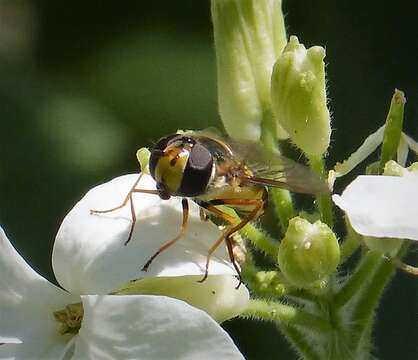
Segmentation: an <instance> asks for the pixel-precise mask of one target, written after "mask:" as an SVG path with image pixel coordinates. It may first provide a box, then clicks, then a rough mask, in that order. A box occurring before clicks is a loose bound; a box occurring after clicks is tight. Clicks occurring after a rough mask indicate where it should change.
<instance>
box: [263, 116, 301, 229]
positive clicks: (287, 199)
mask: <svg viewBox="0 0 418 360" xmlns="http://www.w3.org/2000/svg"><path fill="white" fill-rule="evenodd" d="M261 142H262V143H263V145H264V147H265V148H266V149H267V150H269V151H271V152H273V153H278V151H279V148H278V143H277V126H276V121H275V119H274V117H273V113H272V112H271V110H267V111H265V112H264V116H263V121H262V123H261ZM269 194H270V198H271V200H272V202H273V204H274V208H275V211H276V215H277V218H278V219H279V222H280V226H281V228H282V231H283V233H285V232H286V229H287V226H288V224H289V220H290V219H291V218H293V217H294V216H295V210H294V207H293V201H292V196H291V195H290V192H289V191H288V190H285V189H277V188H274V189H273V188H272V189H270V191H269Z"/></svg>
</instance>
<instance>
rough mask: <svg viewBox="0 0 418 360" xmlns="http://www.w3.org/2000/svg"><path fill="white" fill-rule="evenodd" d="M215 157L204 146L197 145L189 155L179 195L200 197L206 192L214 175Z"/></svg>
mask: <svg viewBox="0 0 418 360" xmlns="http://www.w3.org/2000/svg"><path fill="white" fill-rule="evenodd" d="M212 165H213V157H212V154H211V153H210V152H209V150H208V149H206V148H205V147H204V146H203V145H200V144H199V143H196V144H195V145H194V146H193V147H192V149H191V151H190V154H189V159H188V161H187V165H186V168H185V169H184V174H183V179H182V182H181V187H180V191H179V193H180V194H182V195H183V196H198V195H201V194H203V193H204V192H205V190H206V188H207V186H208V183H209V180H210V177H211V175H212Z"/></svg>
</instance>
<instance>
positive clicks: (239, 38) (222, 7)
mask: <svg viewBox="0 0 418 360" xmlns="http://www.w3.org/2000/svg"><path fill="white" fill-rule="evenodd" d="M212 20H213V27H214V36H215V47H216V61H217V71H218V101H219V111H220V115H221V118H222V121H223V124H224V126H225V129H226V131H227V132H228V134H229V136H231V137H233V138H236V139H240V140H252V141H257V140H259V138H260V135H261V121H262V119H263V115H264V112H265V111H267V109H269V108H270V78H271V72H272V68H273V65H274V62H275V61H276V59H277V57H278V56H279V54H280V53H281V51H282V50H283V48H284V46H285V44H286V31H285V28H284V20H283V14H282V11H281V0H212Z"/></svg>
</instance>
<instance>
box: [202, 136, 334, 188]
mask: <svg viewBox="0 0 418 360" xmlns="http://www.w3.org/2000/svg"><path fill="white" fill-rule="evenodd" d="M194 135H195V136H205V137H210V138H212V139H216V140H217V141H219V142H221V143H222V144H224V145H225V146H227V147H228V148H229V149H230V150H231V153H232V154H233V155H234V157H236V158H237V159H239V160H241V161H243V162H244V163H245V165H246V166H247V167H248V168H249V169H250V170H251V172H252V173H253V175H252V176H248V177H245V178H241V180H243V181H245V182H248V183H251V184H259V185H263V186H270V187H279V188H285V189H288V190H290V191H293V192H299V193H305V194H313V195H318V194H326V193H329V188H328V186H327V184H326V182H325V181H323V180H321V179H320V178H319V177H318V176H317V175H315V174H314V173H313V172H312V171H311V170H310V169H309V168H308V167H306V166H304V165H301V164H299V163H297V162H296V161H293V160H291V159H289V158H286V157H284V156H282V155H279V154H277V153H274V152H271V151H268V150H266V149H265V148H263V147H262V146H261V145H259V144H258V143H254V142H250V141H237V140H232V139H229V138H226V137H223V136H222V135H221V133H220V132H219V130H218V129H216V128H208V129H205V130H201V131H196V132H194Z"/></svg>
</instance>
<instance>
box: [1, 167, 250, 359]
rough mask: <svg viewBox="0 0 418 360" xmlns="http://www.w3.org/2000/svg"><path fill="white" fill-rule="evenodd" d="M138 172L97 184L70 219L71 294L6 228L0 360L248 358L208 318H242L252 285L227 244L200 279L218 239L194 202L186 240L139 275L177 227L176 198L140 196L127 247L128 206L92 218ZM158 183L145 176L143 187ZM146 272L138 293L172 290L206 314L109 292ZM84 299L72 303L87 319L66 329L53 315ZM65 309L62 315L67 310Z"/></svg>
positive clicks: (61, 264) (117, 198)
mask: <svg viewBox="0 0 418 360" xmlns="http://www.w3.org/2000/svg"><path fill="white" fill-rule="evenodd" d="M137 176H138V175H137V174H134V175H127V176H123V177H120V178H117V179H114V180H113V181H111V182H109V183H107V184H104V185H101V186H98V187H96V188H94V189H92V190H91V191H90V192H89V193H88V194H87V195H86V196H85V197H84V198H83V199H82V200H81V201H80V202H79V203H78V204H77V205H76V206H75V207H74V208H73V210H71V212H70V213H69V214H68V215H67V217H66V218H65V219H64V222H63V224H62V226H61V228H60V230H59V233H58V235H57V239H56V243H55V246H54V251H53V267H54V271H55V275H56V277H57V279H58V281H59V282H60V284H61V285H62V286H63V287H64V288H65V289H67V290H68V291H69V292H67V291H65V290H63V289H60V288H58V287H56V286H55V285H53V284H51V283H49V282H48V281H47V280H46V279H44V278H43V277H41V276H40V275H38V274H37V273H36V272H35V271H34V270H32V269H31V267H30V266H29V265H28V264H27V263H26V262H25V261H24V260H23V259H22V258H21V257H20V256H19V254H18V253H17V252H16V251H15V249H14V248H13V247H12V245H11V244H10V242H9V241H8V239H7V237H6V235H5V234H4V232H3V230H1V231H0V272H1V274H2V275H1V278H0V343H5V344H4V345H0V359H9V358H10V359H34V358H35V359H61V358H63V357H64V356H67V357H68V356H69V357H70V358H74V359H80V358H83V359H84V358H94V359H102V358H103V359H128V358H129V359H133V358H137V359H172V358H176V359H185V358H187V359H191V358H199V359H201V358H203V359H212V358H228V359H236V358H237V359H238V358H239V359H242V355H241V354H240V353H239V351H238V350H237V348H236V347H235V345H234V344H233V342H232V340H231V339H230V338H229V336H228V335H227V334H226V333H225V332H224V331H223V330H222V328H221V327H220V326H219V325H217V323H216V322H215V321H214V320H213V319H212V318H214V319H216V320H217V321H222V320H225V319H228V318H230V317H233V316H236V315H237V314H239V313H240V312H241V311H242V310H243V309H244V308H245V306H246V304H247V302H248V291H247V289H246V288H245V287H244V286H243V285H241V287H240V288H239V289H238V290H236V289H235V286H236V284H237V280H236V279H235V278H234V277H233V276H232V275H233V274H234V271H233V269H232V267H231V265H230V263H229V261H228V260H227V259H228V257H227V255H226V252H225V250H224V249H220V250H219V251H218V252H217V253H216V255H215V256H214V257H213V260H212V261H211V263H210V268H209V274H210V276H209V277H208V279H207V281H205V282H203V283H202V284H200V283H197V282H196V280H197V279H199V278H200V277H201V276H202V275H203V273H204V269H205V267H204V263H205V261H206V259H205V258H206V254H207V249H208V248H209V247H210V245H211V243H212V242H214V241H216V239H217V238H218V236H219V230H218V228H217V227H216V226H215V225H213V224H211V223H209V222H205V223H203V222H201V221H200V219H199V215H198V208H197V206H193V205H192V204H191V208H190V224H189V229H188V231H187V233H186V234H185V236H184V239H181V240H179V242H178V243H177V244H175V245H173V247H172V248H170V249H168V250H167V251H166V252H165V253H162V254H161V255H160V256H158V257H157V258H156V259H155V261H154V262H153V263H152V264H151V267H150V268H149V272H148V273H141V271H140V269H141V267H142V265H143V264H144V261H146V260H147V259H148V258H149V256H151V255H152V254H153V253H154V252H155V250H156V249H157V248H158V247H159V246H160V245H161V244H162V243H163V242H165V241H167V240H169V239H171V238H172V235H173V234H174V236H175V233H176V232H177V231H178V229H179V226H180V223H181V205H180V202H179V200H178V199H172V200H169V201H163V200H161V199H160V198H159V197H158V196H153V195H146V194H137V195H135V196H134V198H135V200H134V201H135V209H136V215H137V219H138V221H137V223H136V227H135V232H134V236H133V238H132V240H131V242H130V243H129V244H128V245H127V246H124V245H123V243H124V241H125V240H126V238H127V236H128V231H129V228H130V212H129V206H127V207H126V209H125V208H123V209H121V210H118V211H115V212H112V213H108V214H102V215H91V214H90V210H91V209H106V208H109V207H113V206H116V205H118V204H119V203H120V202H121V201H122V200H123V198H124V196H125V195H126V194H127V192H128V191H129V189H130V187H131V186H132V185H133V183H134V182H135V180H136V178H137ZM153 186H154V183H153V181H152V180H151V178H150V177H149V176H144V177H143V179H142V180H141V182H140V184H139V185H138V187H142V188H144V187H148V188H151V187H153ZM144 276H147V277H148V278H147V279H145V280H144V283H143V284H142V282H141V281H138V282H137V283H138V284H142V285H141V286H138V287H137V289H139V290H141V293H142V294H158V295H168V296H174V297H177V298H179V299H183V300H185V301H187V302H188V303H189V304H191V305H194V306H196V307H200V308H201V309H203V310H205V311H202V310H199V309H197V308H195V307H193V306H190V305H188V304H186V302H184V301H181V300H178V299H174V298H169V297H166V296H156V295H105V294H108V293H110V292H111V291H114V290H116V289H118V288H120V287H122V286H124V285H125V284H126V283H128V282H129V280H132V279H135V278H139V277H144ZM155 276H160V277H159V278H155ZM170 277H171V278H170ZM154 280H155V283H154V282H153V281H154ZM174 284H177V285H179V287H176V286H175V285H174ZM92 294H94V295H92ZM80 303H82V307H81V306H80V305H76V306H75V309H76V311H77V310H78V311H79V313H78V314H79V315H81V316H82V317H81V318H80V319H79V322H78V323H77V321H75V323H76V324H75V327H74V328H73V329H72V330H73V331H67V333H66V334H64V335H62V334H61V333H60V329H61V330H62V329H63V326H64V325H63V323H62V322H61V323H60V322H58V321H57V320H56V319H55V318H54V313H56V312H57V311H60V310H65V309H66V307H67V306H68V305H71V304H80ZM82 309H84V310H82ZM60 314H61V317H60V319H61V320H62V319H63V316H62V314H65V312H61V313H60ZM208 314H210V315H211V316H212V318H211V317H210V316H209V315H208ZM64 318H65V316H64ZM62 321H63V320H62ZM67 325H74V321H73V322H72V323H71V324H70V323H69V322H67ZM77 326H78V327H77ZM64 328H65V326H64ZM78 329H79V330H78ZM67 330H69V329H68V327H67ZM70 330H71V329H70ZM77 330H78V332H77ZM67 357H66V358H67Z"/></svg>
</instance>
